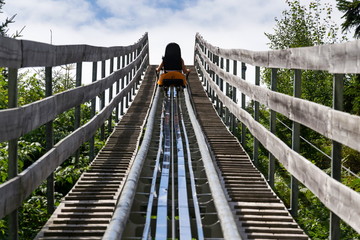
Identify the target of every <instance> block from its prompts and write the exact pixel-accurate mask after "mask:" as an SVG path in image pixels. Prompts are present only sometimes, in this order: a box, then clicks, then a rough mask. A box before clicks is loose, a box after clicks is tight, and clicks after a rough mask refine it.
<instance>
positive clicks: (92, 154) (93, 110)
mask: <svg viewBox="0 0 360 240" xmlns="http://www.w3.org/2000/svg"><path fill="white" fill-rule="evenodd" d="M96 79H97V62H93V66H92V82H95V81H96ZM95 113H96V98H94V99H93V100H91V111H90V118H93V117H94V116H95ZM89 143H90V146H89V147H90V149H89V160H90V161H92V160H93V159H94V157H95V135H94V136H92V137H91V139H90V141H89Z"/></svg>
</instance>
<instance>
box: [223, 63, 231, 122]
mask: <svg viewBox="0 0 360 240" xmlns="http://www.w3.org/2000/svg"><path fill="white" fill-rule="evenodd" d="M225 68H226V69H225V70H226V72H229V71H230V59H226V67H225ZM229 88H230V85H229V83H228V82H226V84H225V95H226V96H229ZM224 118H225V121H224V122H225V125H226V126H229V109H228V108H227V107H225V116H224Z"/></svg>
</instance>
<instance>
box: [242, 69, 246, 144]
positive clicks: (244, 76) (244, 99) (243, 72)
mask: <svg viewBox="0 0 360 240" xmlns="http://www.w3.org/2000/svg"><path fill="white" fill-rule="evenodd" d="M241 78H242V79H243V80H245V79H246V64H245V63H244V62H242V63H241ZM245 101H246V97H245V94H244V93H241V108H242V109H244V110H245V108H246V103H245ZM241 144H242V145H243V146H244V147H245V145H246V126H245V124H244V123H241Z"/></svg>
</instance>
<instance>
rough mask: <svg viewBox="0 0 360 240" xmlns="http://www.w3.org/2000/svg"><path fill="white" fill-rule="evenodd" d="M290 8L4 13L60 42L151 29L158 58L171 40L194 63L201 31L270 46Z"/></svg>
mask: <svg viewBox="0 0 360 240" xmlns="http://www.w3.org/2000/svg"><path fill="white" fill-rule="evenodd" d="M303 1H304V0H303ZM326 1H328V2H332V4H333V7H334V8H335V5H336V4H335V0H326ZM176 4H178V5H176ZM304 4H305V2H304ZM174 6H175V7H174ZM285 8H286V3H285V1H281V0H280V1H279V0H268V1H264V0H251V1H249V0H196V1H190V0H186V1H180V3H179V1H178V0H166V1H165V0H76V1H73V0H34V1H28V0H16V1H14V0H8V1H6V4H5V5H4V9H3V11H4V14H1V15H0V17H1V18H4V15H5V16H12V15H13V14H15V13H16V14H18V15H17V17H16V18H15V24H13V25H11V26H10V28H11V30H13V31H12V32H14V31H15V30H19V29H21V28H22V27H23V26H24V25H26V28H25V30H24V32H23V35H24V38H25V39H31V40H34V41H41V42H49V41H50V29H51V30H52V33H53V43H54V44H80V43H83V44H91V45H98V46H114V45H129V44H132V43H134V42H135V41H136V40H137V39H139V38H140V36H141V35H142V34H143V33H144V32H149V37H150V62H151V63H152V64H157V63H158V62H160V61H161V56H162V55H163V54H164V49H165V46H166V45H167V43H169V42H177V43H179V44H180V46H181V48H182V55H183V58H184V60H185V62H186V63H187V64H192V63H193V49H194V37H195V33H196V32H200V33H201V34H202V35H203V36H204V38H205V39H206V40H207V41H209V42H210V43H212V44H213V45H216V46H220V47H224V48H245V49H250V50H265V49H267V48H268V47H267V45H266V43H267V42H268V40H267V39H266V37H265V35H264V32H272V28H273V27H274V24H275V21H274V18H275V17H280V16H281V12H282V11H283V10H284V9H285ZM335 10H336V9H335ZM335 13H336V17H337V18H339V17H338V16H339V15H340V14H339V13H338V12H336V11H335ZM1 20H2V19H0V21H1Z"/></svg>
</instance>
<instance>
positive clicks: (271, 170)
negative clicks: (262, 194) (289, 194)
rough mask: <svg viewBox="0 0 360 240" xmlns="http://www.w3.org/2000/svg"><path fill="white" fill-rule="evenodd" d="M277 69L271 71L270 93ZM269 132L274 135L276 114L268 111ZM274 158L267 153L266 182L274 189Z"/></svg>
mask: <svg viewBox="0 0 360 240" xmlns="http://www.w3.org/2000/svg"><path fill="white" fill-rule="evenodd" d="M276 85H277V69H276V68H272V69H271V91H274V92H276V90H277V86H276ZM270 131H271V132H272V133H273V134H275V133H276V112H275V111H273V110H270ZM274 176H275V157H274V155H272V154H271V153H269V170H268V181H269V185H270V186H271V187H272V188H274V186H275V178H274Z"/></svg>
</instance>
